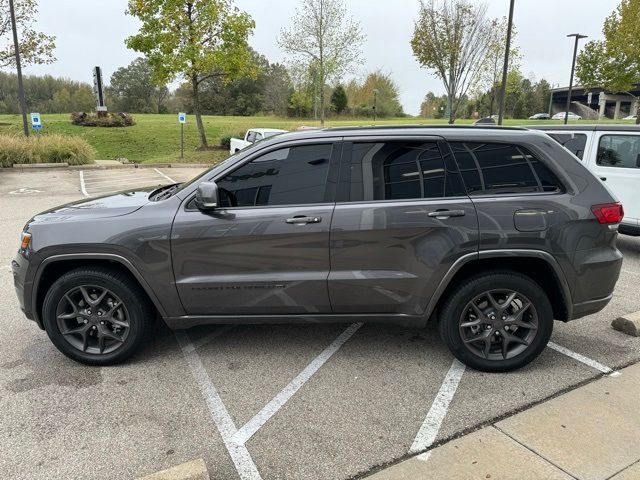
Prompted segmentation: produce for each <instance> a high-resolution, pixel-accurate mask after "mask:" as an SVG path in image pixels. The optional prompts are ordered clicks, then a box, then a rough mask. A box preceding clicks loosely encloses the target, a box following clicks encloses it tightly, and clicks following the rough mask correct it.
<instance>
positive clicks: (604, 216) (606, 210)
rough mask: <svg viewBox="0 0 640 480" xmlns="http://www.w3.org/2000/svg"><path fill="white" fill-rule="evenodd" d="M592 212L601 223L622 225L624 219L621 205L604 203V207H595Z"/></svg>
mask: <svg viewBox="0 0 640 480" xmlns="http://www.w3.org/2000/svg"><path fill="white" fill-rule="evenodd" d="M591 211H592V212H593V214H594V215H595V216H596V218H597V219H598V222H599V223H602V224H608V223H620V222H621V221H622V218H623V217H624V209H623V208H622V204H621V203H604V204H602V205H594V206H592V207H591Z"/></svg>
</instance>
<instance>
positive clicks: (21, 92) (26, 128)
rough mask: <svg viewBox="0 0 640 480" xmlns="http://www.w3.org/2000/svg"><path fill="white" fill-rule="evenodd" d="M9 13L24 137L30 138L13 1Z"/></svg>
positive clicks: (11, 0) (10, 2) (10, 1)
mask: <svg viewBox="0 0 640 480" xmlns="http://www.w3.org/2000/svg"><path fill="white" fill-rule="evenodd" d="M9 11H10V12H11V28H12V30H13V48H14V49H15V52H16V70H17V72H18V98H19V100H20V110H22V128H23V129H24V136H25V137H28V136H29V124H28V123H27V101H26V100H25V98H24V85H23V83H22V66H21V65H20V44H19V43H18V26H17V25H16V12H15V9H14V8H13V0H9Z"/></svg>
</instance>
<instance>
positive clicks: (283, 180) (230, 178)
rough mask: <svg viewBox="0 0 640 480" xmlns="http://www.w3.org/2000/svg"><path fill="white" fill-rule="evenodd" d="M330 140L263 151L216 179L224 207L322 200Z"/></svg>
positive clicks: (295, 203) (329, 153)
mask: <svg viewBox="0 0 640 480" xmlns="http://www.w3.org/2000/svg"><path fill="white" fill-rule="evenodd" d="M331 148H332V145H331V144H321V145H300V146H296V147H290V148H281V149H279V150H274V151H272V152H269V153H266V154H264V155H262V156H261V157H259V158H256V159H255V160H253V161H251V162H249V163H247V164H245V165H243V166H242V167H240V168H238V169H237V170H235V171H234V172H232V173H230V174H229V175H227V176H226V177H224V178H223V179H222V180H219V181H218V182H217V184H218V187H219V189H220V203H221V205H222V206H223V207H236V206H237V207H250V206H257V205H300V204H307V203H323V202H324V201H325V190H326V186H327V174H328V171H329V160H330V158H331Z"/></svg>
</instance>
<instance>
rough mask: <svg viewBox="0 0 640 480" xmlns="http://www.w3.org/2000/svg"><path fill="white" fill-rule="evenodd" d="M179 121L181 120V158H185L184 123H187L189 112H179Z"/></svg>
mask: <svg viewBox="0 0 640 480" xmlns="http://www.w3.org/2000/svg"><path fill="white" fill-rule="evenodd" d="M178 122H180V158H184V124H185V123H187V114H186V113H182V112H180V113H178Z"/></svg>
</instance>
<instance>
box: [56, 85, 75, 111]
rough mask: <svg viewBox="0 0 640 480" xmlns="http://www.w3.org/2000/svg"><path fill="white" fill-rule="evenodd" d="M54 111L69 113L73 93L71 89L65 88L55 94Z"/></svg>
mask: <svg viewBox="0 0 640 480" xmlns="http://www.w3.org/2000/svg"><path fill="white" fill-rule="evenodd" d="M52 108H53V111H54V112H56V113H69V112H70V111H71V110H72V108H71V94H70V93H69V90H67V89H66V88H63V89H62V90H58V91H57V92H56V93H54V94H53V105H52Z"/></svg>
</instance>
